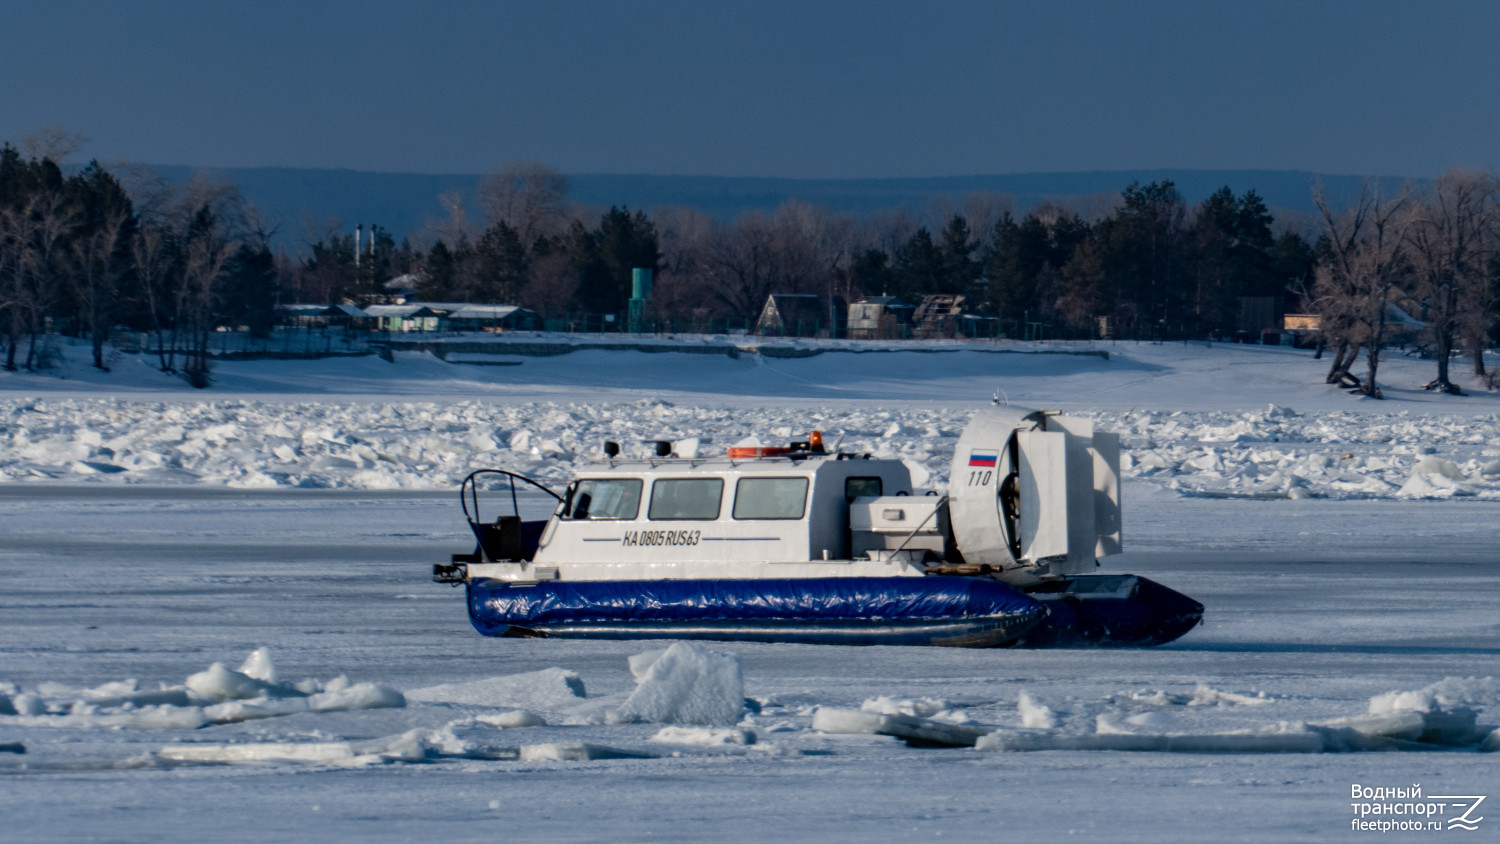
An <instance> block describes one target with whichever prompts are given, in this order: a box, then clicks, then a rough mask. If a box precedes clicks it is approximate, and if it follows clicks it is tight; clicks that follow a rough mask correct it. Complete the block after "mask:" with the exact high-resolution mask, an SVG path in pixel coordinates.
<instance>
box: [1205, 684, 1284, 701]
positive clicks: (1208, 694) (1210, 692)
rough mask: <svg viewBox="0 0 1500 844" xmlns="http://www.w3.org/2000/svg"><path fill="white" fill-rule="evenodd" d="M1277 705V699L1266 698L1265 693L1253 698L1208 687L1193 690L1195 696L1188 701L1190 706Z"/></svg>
mask: <svg viewBox="0 0 1500 844" xmlns="http://www.w3.org/2000/svg"><path fill="white" fill-rule="evenodd" d="M1268 703H1275V699H1273V698H1269V697H1266V696H1265V693H1264V692H1262V693H1260V694H1257V695H1254V696H1251V695H1242V694H1236V693H1235V692H1221V691H1219V690H1217V689H1210V688H1209V687H1208V686H1203V685H1200V686H1198V687H1197V688H1196V689H1194V690H1193V696H1192V697H1191V698H1189V699H1188V702H1187V705H1188V706H1226V705H1231V706H1264V705H1265V704H1268Z"/></svg>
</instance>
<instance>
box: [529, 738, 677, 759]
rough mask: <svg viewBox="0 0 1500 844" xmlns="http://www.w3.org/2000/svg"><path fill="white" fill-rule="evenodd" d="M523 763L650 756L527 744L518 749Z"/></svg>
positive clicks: (596, 747)
mask: <svg viewBox="0 0 1500 844" xmlns="http://www.w3.org/2000/svg"><path fill="white" fill-rule="evenodd" d="M520 757H521V761H523V762H589V761H592V760H594V759H650V758H651V754H649V753H640V752H637V751H633V750H619V749H617V748H613V747H603V746H601V745H597V744H584V743H583V742H571V743H564V744H528V745H523V746H522V747H521V748H520Z"/></svg>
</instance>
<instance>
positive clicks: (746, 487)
mask: <svg viewBox="0 0 1500 844" xmlns="http://www.w3.org/2000/svg"><path fill="white" fill-rule="evenodd" d="M806 505H807V478H740V480H739V483H737V484H735V487H734V517H735V518H736V519H800V518H802V511H803V509H804V508H805V507H806Z"/></svg>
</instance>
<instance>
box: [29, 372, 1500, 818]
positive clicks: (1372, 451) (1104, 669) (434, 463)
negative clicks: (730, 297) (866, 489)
mask: <svg viewBox="0 0 1500 844" xmlns="http://www.w3.org/2000/svg"><path fill="white" fill-rule="evenodd" d="M1098 348H1099V349H1102V350H1106V351H1109V352H1110V357H1109V359H1108V360H1104V359H1102V358H1099V357H1079V356H1048V355H1037V356H1029V357H1028V356H1023V355H994V354H987V353H982V352H975V351H961V350H960V351H943V352H931V353H923V354H918V353H910V354H889V353H875V354H862V355H861V354H848V353H830V354H825V355H820V356H817V357H807V358H777V357H771V356H759V355H753V354H746V355H741V356H739V357H737V358H730V357H727V356H723V355H672V354H646V353H637V352H601V351H588V352H574V353H573V354H569V355H560V356H557V357H554V358H529V357H528V358H521V359H520V361H521V362H520V365H517V366H505V367H463V366H459V365H455V364H446V363H443V362H441V361H438V360H436V359H435V358H432V357H431V356H428V355H415V354H414V355H398V356H397V361H396V362H395V363H394V364H391V363H386V362H384V361H380V360H378V359H373V358H372V359H359V360H352V361H351V360H344V361H317V362H312V363H306V364H301V363H293V364H288V363H284V362H277V363H271V362H245V363H224V364H221V365H220V366H219V368H218V369H217V370H216V379H217V386H216V387H215V388H214V389H213V390H211V391H210V392H208V393H194V392H192V391H190V390H188V389H186V388H185V387H182V386H180V385H179V383H178V382H176V381H174V380H173V379H170V378H167V377H165V376H160V375H159V374H156V373H152V372H150V371H149V369H147V368H145V367H144V365H140V366H136V367H135V368H134V369H132V364H140V363H141V362H139V361H134V360H132V359H131V358H129V356H127V357H126V358H125V359H124V360H122V362H121V364H120V366H118V367H117V371H116V373H114V374H112V375H109V376H104V375H99V374H95V373H92V372H89V371H88V370H87V368H86V367H83V366H81V365H79V364H78V363H77V361H76V359H75V360H74V362H73V363H72V364H70V368H69V369H68V370H67V371H66V374H67V376H68V377H67V379H66V380H62V379H59V378H56V377H53V376H34V375H19V374H17V375H10V374H0V582H3V583H4V590H3V592H0V613H3V617H4V623H3V624H0V751H3V752H0V774H3V777H4V779H3V781H4V785H5V787H4V788H0V815H3V817H4V818H5V830H6V835H8V836H12V837H15V838H16V839H17V840H25V841H42V842H46V841H76V840H86V839H90V838H93V839H107V840H142V839H144V840H158V841H189V840H194V841H196V840H201V839H202V837H203V835H204V830H205V829H210V828H211V829H212V830H213V835H214V837H215V838H216V839H219V840H224V841H253V842H257V844H259V842H263V841H266V840H280V839H284V840H310V839H328V838H337V839H358V840H361V841H368V842H378V841H406V840H412V839H419V838H420V839H424V840H425V839H436V840H445V841H480V840H484V841H490V840H493V838H494V836H495V835H496V834H497V833H496V830H497V829H501V828H503V829H504V831H505V835H506V836H507V837H514V838H517V839H522V840H598V839H601V838H607V839H610V840H646V839H663V838H666V839H675V840H704V839H724V838H730V839H738V840H743V839H759V838H770V837H775V838H776V839H786V840H809V841H811V840H817V841H859V842H865V841H871V840H918V839H920V840H928V839H932V838H936V837H950V838H963V839H992V838H997V837H1003V838H1008V839H1011V838H1013V839H1020V840H1038V839H1052V838H1058V837H1063V836H1066V835H1068V834H1070V833H1071V834H1073V835H1075V836H1084V837H1088V838H1093V839H1109V840H1139V841H1159V840H1173V839H1176V840H1203V839H1205V838H1211V837H1217V838H1222V837H1223V836H1224V835H1225V830H1232V831H1233V837H1234V838H1236V839H1240V840H1266V841H1285V840H1311V839H1328V838H1332V837H1334V836H1337V835H1341V834H1345V833H1342V832H1341V830H1345V829H1347V828H1348V825H1349V822H1350V807H1349V803H1350V799H1349V796H1348V795H1349V794H1350V787H1351V785H1356V784H1362V785H1364V786H1392V787H1393V786H1398V785H1399V786H1402V787H1406V786H1409V785H1410V784H1412V783H1421V785H1422V788H1423V790H1424V791H1425V792H1426V793H1427V794H1479V793H1485V794H1488V795H1490V799H1492V800H1494V799H1500V791H1497V790H1496V787H1495V783H1496V778H1495V776H1494V765H1495V762H1496V760H1497V759H1500V757H1497V756H1496V755H1495V751H1500V731H1496V729H1495V727H1496V724H1497V722H1500V680H1497V679H1496V678H1500V646H1497V644H1496V642H1497V635H1500V626H1497V622H1496V615H1495V610H1494V608H1495V606H1497V604H1500V572H1497V569H1496V567H1497V565H1500V561H1497V556H1496V553H1495V548H1497V547H1500V501H1497V499H1500V428H1497V426H1500V397H1497V396H1496V395H1495V394H1492V393H1484V392H1482V391H1475V392H1474V393H1473V394H1471V395H1469V396H1465V397H1451V396H1439V395H1433V394H1429V393H1425V392H1423V391H1421V390H1420V389H1418V388H1417V385H1419V384H1421V383H1425V381H1427V380H1430V378H1431V374H1430V368H1431V363H1430V362H1428V361H1415V360H1407V359H1403V358H1400V357H1396V358H1393V359H1392V360H1391V361H1390V362H1389V364H1388V365H1387V366H1385V367H1383V370H1382V371H1384V372H1385V373H1386V374H1387V378H1386V379H1384V381H1385V384H1387V385H1389V386H1388V387H1387V390H1386V392H1387V395H1388V396H1392V399H1391V400H1388V401H1386V402H1372V401H1368V400H1360V399H1355V398H1352V397H1350V396H1348V395H1346V394H1344V393H1342V392H1340V391H1337V390H1333V389H1332V388H1328V387H1326V386H1325V385H1323V384H1322V383H1321V374H1322V364H1321V362H1317V361H1312V360H1310V359H1309V357H1308V355H1307V353H1304V352H1300V351H1293V350H1285V349H1271V348H1258V347H1249V348H1246V347H1225V346H1214V347H1211V348H1210V347H1204V346H1202V345H1201V344H1200V345H1190V346H1189V345H1166V346H1153V345H1150V344H1142V345H1140V346H1136V345H1133V344H1120V345H1118V346H1113V345H1109V346H1104V345H1101V346H1099V347H1098ZM997 388H998V390H1000V391H1002V392H1003V394H1004V395H1005V396H1007V397H1008V398H1009V400H1010V401H1012V402H1016V403H1018V404H1026V405H1033V406H1036V405H1040V406H1048V407H1060V408H1062V409H1065V410H1068V411H1070V412H1073V413H1079V414H1083V415H1086V416H1089V417H1090V418H1093V419H1094V420H1095V421H1096V423H1097V424H1099V425H1101V426H1104V427H1109V428H1113V429H1115V430H1118V431H1120V432H1121V433H1122V435H1123V444H1124V447H1125V448H1124V454H1125V456H1126V462H1125V469H1124V471H1125V475H1126V484H1125V491H1124V502H1125V508H1126V513H1125V528H1126V549H1127V553H1126V554H1124V555H1121V556H1119V557H1113V558H1109V559H1107V560H1106V567H1107V568H1106V570H1108V571H1121V572H1124V571H1133V572H1139V573H1141V574H1143V575H1146V576H1149V577H1152V578H1153V579H1156V580H1159V581H1161V582H1162V583H1165V584H1167V585H1169V586H1171V587H1172V588H1174V589H1177V590H1179V591H1182V592H1183V593H1185V594H1188V595H1191V596H1193V597H1194V598H1197V599H1199V600H1201V601H1203V603H1204V604H1205V605H1206V606H1207V612H1206V615H1205V622H1204V624H1203V626H1202V627H1200V628H1199V629H1196V630H1194V631H1192V632H1191V633H1189V634H1188V635H1187V636H1186V637H1184V638H1183V639H1181V640H1179V641H1178V642H1174V643H1172V644H1170V645H1168V646H1165V647H1161V648H1154V649H1142V650H1111V651H1094V650H1050V651H967V650H948V649H924V648H893V647H873V648H839V647H814V646H798V645H761V644H752V643H723V644H715V645H712V646H708V647H700V646H688V645H681V646H679V645H671V646H668V647H665V648H664V647H663V645H662V644H656V645H651V644H648V643H636V642H608V641H562V640H533V639H488V638H484V637H481V636H478V635H477V634H476V633H474V632H473V630H472V629H471V628H470V627H469V625H468V622H467V618H466V616H465V612H464V606H463V598H462V593H461V592H459V591H455V590H453V589H449V588H446V587H442V586H438V585H435V584H432V583H431V582H430V581H429V580H428V572H429V571H430V564H431V563H432V562H435V561H443V560H446V559H447V555H448V554H449V553H450V552H452V551H460V550H467V548H468V547H471V546H472V538H470V537H469V536H468V534H467V531H466V529H465V526H464V524H463V521H462V516H461V514H460V513H459V512H458V508H457V506H456V501H454V498H456V495H455V485H456V482H457V480H458V479H460V478H461V477H462V476H463V475H464V474H465V473H466V472H468V471H469V470H470V469H471V468H475V467H479V466H488V465H494V464H497V463H499V464H502V465H504V466H506V467H507V468H512V469H519V470H521V471H527V472H534V473H537V474H539V475H542V476H544V477H546V478H548V479H552V480H561V479H562V478H564V477H566V476H567V475H568V474H569V473H570V472H571V471H572V470H573V469H574V468H575V467H576V466H577V465H579V463H580V462H581V461H582V460H584V459H586V458H587V456H588V455H589V454H590V452H592V451H593V450H596V449H597V448H598V445H599V443H600V442H601V441H602V440H604V439H614V440H617V441H620V442H622V443H624V444H626V446H627V448H645V447H646V445H645V444H646V443H647V442H649V441H651V440H655V439H660V438H667V439H674V440H678V441H679V442H681V441H685V440H687V439H696V440H697V443H696V445H695V447H696V448H697V449H698V450H699V452H700V453H703V454H712V453H715V452H716V451H722V450H723V449H724V448H726V447H728V446H731V445H734V444H735V443H736V442H739V441H740V440H743V439H745V438H748V437H756V438H759V439H760V440H761V441H763V442H779V441H781V440H785V439H789V438H794V437H800V436H801V435H802V434H804V433H805V432H806V431H807V430H809V429H812V428H818V429H820V430H823V431H824V432H825V436H826V437H827V440H828V441H829V442H830V443H833V442H835V441H838V440H840V438H842V441H843V447H844V448H848V449H860V450H866V451H871V452H873V453H877V454H882V455H887V456H893V457H899V458H902V459H904V460H906V461H908V463H909V465H911V466H913V467H914V468H915V469H916V470H919V473H926V474H927V475H928V476H930V477H929V482H930V483H932V484H934V485H943V484H945V483H946V481H947V472H948V462H949V460H950V459H951V457H952V450H953V445H954V442H955V441H956V439H957V435H958V432H959V431H960V430H961V429H962V427H963V424H964V422H965V420H966V419H967V418H968V416H969V414H971V413H972V412H973V411H974V410H975V409H976V408H977V407H981V406H983V405H985V404H987V403H988V401H989V399H990V396H991V395H992V394H994V393H995V392H996V391H997ZM683 447H684V448H686V447H687V446H686V445H684V446H683ZM522 506H523V509H526V510H527V511H528V512H531V513H537V514H540V513H542V512H545V511H546V510H547V509H549V508H548V504H547V500H546V499H545V498H544V497H542V496H539V495H538V496H527V497H524V498H523V499H522ZM663 644H665V643H663ZM677 647H681V648H682V649H683V651H679V656H678V657H674V658H673V659H672V660H668V659H667V656H666V654H670V653H671V651H672V649H673V648H677ZM684 651H686V653H684ZM247 654H248V655H249V656H247ZM702 654H711V655H713V656H712V658H709V657H706V656H703V655H702ZM216 664H217V665H216ZM190 678H198V679H195V680H191V681H190ZM643 690H646V691H645V692H643ZM694 690H696V691H694ZM633 698H635V699H636V701H637V702H636V703H635V704H630V705H629V706H627V703H628V702H629V701H631V700H632V699H633ZM833 713H844V714H843V715H835V714H833ZM627 716H628V717H627ZM838 718H842V719H843V724H844V726H846V727H848V726H858V725H860V724H863V725H865V726H866V727H868V726H869V725H870V724H874V725H875V726H876V727H883V728H899V729H902V730H906V731H908V732H913V731H930V734H931V735H933V736H937V735H939V734H941V735H942V736H945V737H947V738H949V739H952V738H963V737H972V742H973V743H974V744H976V745H977V746H978V748H977V749H974V748H967V747H959V748H950V749H936V748H924V747H913V746H908V744H907V743H906V742H903V741H902V740H900V739H899V738H897V737H893V736H891V735H883V734H880V731H877V732H876V733H870V732H855V733H837V734H836V733H831V732H826V731H823V730H820V729H817V728H816V727H817V725H816V724H815V721H816V722H821V723H823V724H824V726H827V725H828V723H829V719H838ZM885 731H886V732H891V731H892V730H891V729H886V730H885ZM917 738H918V740H917V741H916V742H915V744H923V743H924V742H923V741H922V740H921V737H920V736H918V737H917ZM752 741H753V743H752ZM927 743H931V742H927ZM947 743H950V744H964V743H965V742H963V741H958V742H953V741H949V742H947ZM992 745H993V746H992ZM16 748H19V749H22V750H24V751H25V752H24V753H21V752H18V751H17V750H16ZM992 750H1006V751H1020V750H1028V751H1033V752H1024V753H1023V752H989V751H992ZM1270 750H1277V751H1279V752H1266V751H1270ZM1127 751H1128V754H1127ZM1177 751H1190V752H1177ZM1313 751H1316V752H1313ZM1486 751H1488V752H1486ZM1479 814H1483V813H1482V812H1481V813H1479ZM1490 823H1491V821H1489V820H1486V821H1484V822H1482V824H1481V826H1480V829H1481V831H1482V830H1483V829H1484V828H1485V827H1486V826H1488V825H1489V824H1490ZM1481 834H1482V832H1481Z"/></svg>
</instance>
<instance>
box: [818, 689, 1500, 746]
mask: <svg viewBox="0 0 1500 844" xmlns="http://www.w3.org/2000/svg"><path fill="white" fill-rule="evenodd" d="M1124 699H1126V700H1130V701H1133V702H1136V703H1141V704H1147V705H1152V704H1155V705H1160V706H1184V707H1187V706H1215V707H1224V706H1231V707H1241V706H1264V705H1267V704H1270V703H1273V702H1274V699H1273V698H1268V697H1265V696H1264V695H1253V696H1252V695H1243V694H1236V693H1230V692H1220V691H1216V690H1213V689H1209V688H1207V687H1204V686H1199V687H1198V688H1197V689H1195V690H1194V692H1193V693H1192V694H1191V695H1178V694H1168V693H1166V692H1155V693H1136V694H1133V695H1128V696H1124ZM1497 701H1500V694H1496V684H1495V681H1494V680H1493V679H1492V678H1484V679H1482V680H1479V679H1474V678H1469V679H1467V680H1462V679H1458V678H1449V679H1447V680H1444V681H1441V682H1440V683H1435V684H1433V685H1432V686H1429V687H1427V688H1426V689H1421V690H1418V691H1415V692H1391V693H1387V694H1383V695H1377V696H1376V697H1375V698H1373V699H1372V700H1371V702H1370V707H1369V709H1370V711H1369V712H1368V713H1365V714H1361V715H1355V716H1349V717H1345V718H1337V719H1332V720H1325V721H1317V722H1297V721H1279V722H1275V723H1269V724H1262V725H1260V726H1256V727H1250V728H1244V729H1231V730H1222V731H1207V730H1199V731H1174V730H1170V729H1168V728H1169V727H1170V724H1171V721H1170V719H1168V718H1166V717H1165V716H1164V714H1163V713H1162V712H1161V711H1144V712H1136V713H1133V714H1131V713H1130V712H1128V711H1127V710H1118V709H1115V710H1110V711H1106V712H1101V713H1098V714H1097V715H1095V717H1094V723H1093V731H1092V732H1080V731H1078V730H1076V729H1073V730H1069V729H1064V728H1062V727H1061V726H1059V723H1058V722H1059V719H1058V716H1057V713H1055V712H1053V711H1052V710H1051V709H1050V708H1048V707H1046V706H1044V705H1042V704H1039V703H1037V702H1036V701H1035V700H1033V699H1032V698H1031V697H1030V696H1029V695H1028V694H1026V693H1025V692H1022V693H1021V695H1020V696H1019V698H1018V701H1017V709H1018V711H1019V713H1020V715H1021V718H1022V726H1021V727H1020V728H1014V727H1003V726H975V725H959V724H954V723H951V722H949V721H942V720H938V719H936V718H927V717H920V716H918V715H915V714H911V713H902V712H891V713H885V712H878V711H869V709H870V708H867V709H865V710H858V711H856V710H849V709H829V708H820V709H818V710H817V712H816V713H815V714H814V716H813V722H812V727H813V729H814V730H820V731H822V732H826V733H865V734H874V735H886V736H894V737H896V738H900V739H903V740H905V741H906V742H907V744H910V745H912V746H914V747H974V748H977V749H978V750H986V751H1002V752H1023V751H1044V750H1073V751H1081V750H1112V751H1131V752H1157V753H1336V752H1355V751H1392V750H1395V751H1400V750H1406V751H1421V750H1426V751H1432V750H1444V749H1462V750H1471V751H1472V750H1477V751H1482V752H1493V751H1497V750H1500V730H1497V729H1496V728H1494V727H1492V726H1484V725H1480V724H1479V723H1478V720H1477V719H1478V712H1477V711H1476V710H1474V709H1472V708H1468V707H1466V706H1461V705H1459V704H1460V703H1473V704H1479V703H1483V702H1491V703H1493V702H1497ZM871 708H874V709H881V708H883V707H880V706H876V707H871ZM949 717H951V715H950V716H949Z"/></svg>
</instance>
